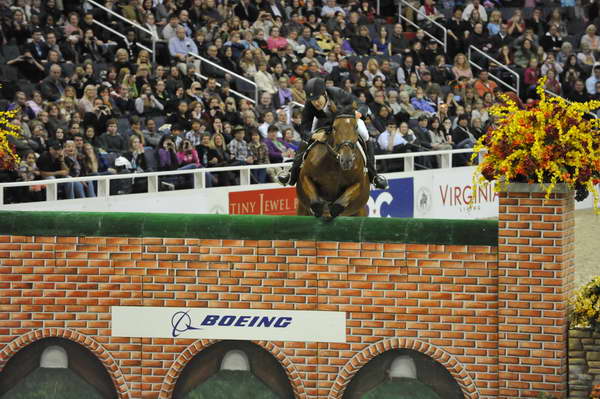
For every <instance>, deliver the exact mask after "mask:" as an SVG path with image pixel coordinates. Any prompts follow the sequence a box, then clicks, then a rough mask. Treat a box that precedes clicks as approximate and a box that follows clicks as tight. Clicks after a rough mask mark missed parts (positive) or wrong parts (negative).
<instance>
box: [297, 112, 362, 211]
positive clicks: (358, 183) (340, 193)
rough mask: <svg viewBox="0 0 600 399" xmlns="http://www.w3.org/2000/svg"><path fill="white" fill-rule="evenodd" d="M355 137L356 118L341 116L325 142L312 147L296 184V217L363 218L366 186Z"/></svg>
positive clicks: (334, 123) (356, 137) (357, 135)
mask: <svg viewBox="0 0 600 399" xmlns="http://www.w3.org/2000/svg"><path fill="white" fill-rule="evenodd" d="M358 137H359V134H358V131H357V123H356V117H355V116H354V115H346V114H342V115H338V116H337V117H336V118H335V119H334V121H333V125H332V128H331V133H330V134H329V135H328V137H327V141H326V142H315V144H313V145H312V148H311V149H310V151H308V154H307V155H306V158H305V159H304V164H303V166H302V168H301V169H300V175H299V178H298V183H297V184H296V194H297V197H298V211H297V214H298V215H304V216H310V215H314V216H316V217H323V219H325V220H331V219H333V218H335V217H337V216H339V215H342V216H367V208H366V205H367V201H368V200H369V195H370V185H369V177H368V175H367V172H366V169H365V159H364V157H363V155H362V154H361V150H360V149H359V146H360V143H359V142H358Z"/></svg>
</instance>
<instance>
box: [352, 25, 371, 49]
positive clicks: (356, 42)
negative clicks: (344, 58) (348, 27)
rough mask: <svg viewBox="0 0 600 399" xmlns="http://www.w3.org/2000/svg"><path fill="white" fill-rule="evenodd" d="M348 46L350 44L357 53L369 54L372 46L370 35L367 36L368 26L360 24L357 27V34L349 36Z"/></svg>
mask: <svg viewBox="0 0 600 399" xmlns="http://www.w3.org/2000/svg"><path fill="white" fill-rule="evenodd" d="M350 46H352V49H353V50H354V52H355V53H356V54H357V55H360V56H365V55H369V54H370V53H371V49H372V47H373V44H372V40H371V37H370V36H369V28H367V27H366V26H365V25H362V26H360V27H359V28H358V35H354V36H352V37H351V38H350Z"/></svg>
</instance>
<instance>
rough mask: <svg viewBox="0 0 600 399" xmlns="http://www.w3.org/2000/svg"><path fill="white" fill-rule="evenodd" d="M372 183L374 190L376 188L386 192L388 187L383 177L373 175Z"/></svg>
mask: <svg viewBox="0 0 600 399" xmlns="http://www.w3.org/2000/svg"><path fill="white" fill-rule="evenodd" d="M372 183H373V185H374V186H375V188H378V189H380V190H387V189H388V188H389V187H390V185H389V184H388V181H387V179H386V178H385V176H381V175H375V176H374V177H373V182H372Z"/></svg>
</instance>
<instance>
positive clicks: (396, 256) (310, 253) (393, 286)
mask: <svg viewBox="0 0 600 399" xmlns="http://www.w3.org/2000/svg"><path fill="white" fill-rule="evenodd" d="M541 202H543V200H542V199H540V198H539V197H537V196H533V197H532V198H529V197H523V196H513V195H510V196H506V195H504V196H502V197H501V222H500V223H501V224H500V227H501V230H500V236H499V240H500V245H499V247H496V246H460V245H459V246H452V245H426V244H423V245H417V244H401V243H400V244H382V243H345V242H344V243H338V242H315V241H247V240H246V241H242V240H201V239H169V238H110V237H29V236H27V237H24V236H0V306H1V312H0V367H2V366H4V365H5V364H6V362H7V361H8V360H9V359H10V357H11V356H12V355H13V354H14V353H16V352H17V351H18V350H19V349H20V348H22V347H24V346H25V345H27V344H28V343H30V342H32V341H35V340H37V339H40V338H43V337H48V336H64V337H66V338H68V339H72V340H74V341H76V342H80V343H81V344H82V345H84V346H86V347H88V348H89V349H90V350H92V351H93V352H94V353H96V354H97V355H98V356H99V358H100V359H101V361H102V362H103V364H104V365H105V366H106V367H107V370H108V371H109V373H110V374H111V376H112V378H113V380H114V381H115V385H116V387H117V388H118V391H119V392H120V397H121V398H161V399H167V398H170V395H171V392H172V390H173V388H174V386H175V383H176V381H177V378H178V376H179V375H180V373H181V371H182V370H183V368H184V367H185V365H186V364H187V362H188V361H189V360H190V359H191V358H192V357H193V356H194V355H195V354H196V353H198V352H199V351H201V350H202V349H203V348H205V347H207V346H209V345H211V344H212V343H214V341H195V340H191V339H150V338H147V339H140V338H116V337H111V336H110V306H119V305H122V306H124V305H130V306H171V307H215V308H216V307H219V308H227V307H232V308H253V309H257V308H263V309H293V310H335V311H345V312H347V337H348V338H347V343H345V344H339V343H336V344H333V343H319V344H317V343H303V342H264V341H261V342H256V344H258V345H260V346H262V347H263V348H265V349H266V350H268V351H269V352H270V353H272V354H273V355H274V356H275V357H276V358H277V359H278V360H279V361H280V363H281V364H282V366H283V367H284V369H285V370H286V372H287V374H288V376H289V378H290V381H291V384H292V386H293V389H294V391H295V393H296V396H297V398H331V399H334V398H341V397H342V395H343V392H344V389H345V387H346V386H347V384H348V383H349V381H350V380H351V378H352V377H353V376H354V375H355V374H356V372H357V371H358V370H359V369H360V367H361V366H363V365H364V364H366V363H367V362H368V361H369V360H370V359H372V358H373V357H375V356H377V355H378V354H380V353H383V352H385V351H386V350H389V349H393V348H410V349H414V350H417V351H420V352H422V353H425V354H427V355H429V356H431V357H432V358H433V359H435V360H437V361H438V362H440V363H441V364H442V365H444V366H445V367H446V369H447V370H448V371H449V372H450V373H451V375H452V376H453V377H454V378H455V379H456V381H457V382H458V384H459V385H460V387H461V389H462V391H463V392H464V394H465V397H466V398H469V399H475V398H497V397H501V398H515V397H525V396H535V395H536V392H535V391H536V390H539V389H548V390H549V391H550V390H556V391H560V392H565V389H566V387H565V383H566V373H565V371H566V335H565V334H566V317H565V316H566V313H565V311H566V310H565V306H564V299H565V297H566V295H567V293H568V292H569V290H570V289H571V285H572V278H571V277H570V272H571V268H572V258H571V252H570V251H572V237H571V236H570V235H569V234H570V233H569V231H570V230H569V228H572V202H569V201H567V200H565V198H562V197H561V198H556V199H552V200H551V201H550V202H548V201H546V204H547V205H548V206H547V207H544V208H542V207H540V204H541ZM550 210H551V211H552V212H550ZM562 211H564V212H565V213H564V215H561V212H562ZM561 244H564V245H563V247H562V248H561V247H560V245H561ZM499 260H500V261H499ZM563 377H564V378H563Z"/></svg>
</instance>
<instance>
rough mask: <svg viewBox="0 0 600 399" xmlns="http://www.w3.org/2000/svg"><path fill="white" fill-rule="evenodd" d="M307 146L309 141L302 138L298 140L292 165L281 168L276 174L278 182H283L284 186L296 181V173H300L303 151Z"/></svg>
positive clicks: (291, 184)
mask: <svg viewBox="0 0 600 399" xmlns="http://www.w3.org/2000/svg"><path fill="white" fill-rule="evenodd" d="M308 146H309V143H307V142H306V141H304V140H302V142H300V147H298V152H297V153H296V156H295V157H294V161H293V162H292V167H291V168H290V170H289V171H287V170H282V171H281V172H279V174H278V175H277V180H278V181H279V183H281V184H283V185H284V186H287V185H290V186H293V185H294V184H296V182H297V181H298V175H299V174H300V167H301V166H302V160H303V158H304V152H306V149H307V148H308Z"/></svg>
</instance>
